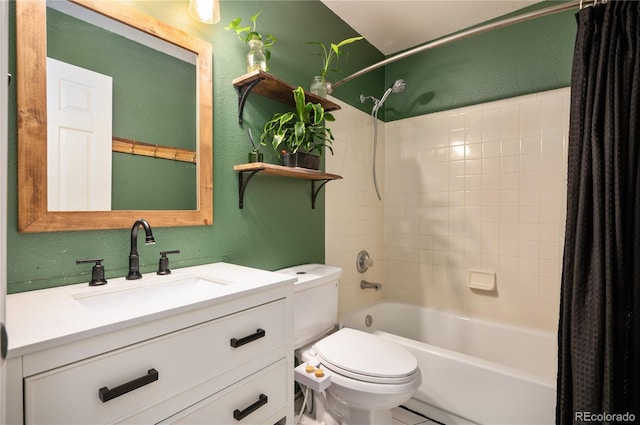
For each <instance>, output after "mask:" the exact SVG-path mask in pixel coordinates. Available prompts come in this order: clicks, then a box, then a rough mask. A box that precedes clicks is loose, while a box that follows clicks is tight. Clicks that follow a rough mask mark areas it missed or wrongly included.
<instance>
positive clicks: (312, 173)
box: [233, 162, 342, 209]
mask: <svg viewBox="0 0 640 425" xmlns="http://www.w3.org/2000/svg"><path fill="white" fill-rule="evenodd" d="M233 170H234V171H236V172H238V186H239V196H240V200H239V205H238V206H239V208H240V209H242V207H243V206H244V191H245V189H246V188H247V185H248V184H249V181H250V180H251V178H252V177H253V176H255V175H256V174H257V173H262V174H264V175H268V176H282V177H291V178H295V179H302V180H310V181H311V208H313V209H315V207H316V198H317V197H318V193H319V192H320V189H322V187H323V186H324V185H325V184H327V183H328V182H330V181H331V180H338V179H341V178H342V176H339V175H337V174H331V173H325V172H323V171H318V170H309V169H307V168H299V167H285V166H282V165H275V164H267V163H265V162H252V163H249V164H239V165H234V167H233ZM245 173H247V178H246V179H245V178H244V174H245ZM316 182H322V183H320V185H319V186H317V187H316Z"/></svg>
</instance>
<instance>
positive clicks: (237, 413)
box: [233, 394, 269, 421]
mask: <svg viewBox="0 0 640 425" xmlns="http://www.w3.org/2000/svg"><path fill="white" fill-rule="evenodd" d="M267 401H269V399H268V398H267V396H266V395H264V394H260V397H258V401H256V402H255V403H253V404H252V405H251V406H249V407H247V408H246V409H244V410H238V409H236V410H234V411H233V419H235V420H236V421H241V420H243V419H244V418H246V417H247V416H249V415H250V414H252V413H253V412H255V411H256V410H258V409H259V408H261V407H262V406H264V405H265V404H267Z"/></svg>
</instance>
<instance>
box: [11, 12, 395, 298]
mask: <svg viewBox="0 0 640 425" xmlns="http://www.w3.org/2000/svg"><path fill="white" fill-rule="evenodd" d="M127 3H130V4H131V5H132V6H133V7H136V8H138V9H140V10H143V11H144V12H146V13H148V14H150V15H153V16H156V17H158V18H160V19H162V20H165V21H167V22H169V23H170V24H172V25H174V26H176V27H178V28H181V29H183V30H186V31H189V32H191V33H193V34H194V35H196V36H198V37H200V38H202V39H204V40H206V41H208V42H210V43H211V44H212V45H213V76H214V78H213V86H214V87H213V90H214V105H213V106H214V108H213V122H214V142H213V145H214V149H213V150H214V160H213V162H214V171H213V181H214V223H213V225H212V226H205V227H180V228H154V235H155V236H156V241H157V243H156V245H153V246H144V245H143V244H142V243H141V242H140V247H139V252H140V256H141V269H142V271H143V272H150V271H154V270H156V268H157V265H158V258H159V254H158V253H159V251H162V250H169V249H180V250H181V253H180V254H177V255H174V256H173V257H172V259H171V264H172V267H174V268H177V267H186V266H191V265H196V264H204V263H210V262H216V261H227V262H231V263H235V264H242V265H248V266H253V267H259V268H263V269H267V270H274V269H277V268H281V267H285V266H289V265H293V264H299V263H304V262H312V261H317V262H321V261H323V260H324V194H322V195H321V196H320V199H319V202H318V204H317V206H316V209H315V210H312V209H311V200H310V183H309V182H307V181H301V180H292V179H286V178H282V177H269V176H260V175H258V176H256V177H254V179H253V180H252V181H251V184H250V186H249V187H248V188H247V191H246V197H245V205H244V209H243V210H240V209H238V181H237V175H236V173H235V172H234V171H233V165H234V164H237V163H243V162H246V157H247V152H248V151H249V142H248V140H247V138H246V136H245V133H244V132H245V131H246V130H243V129H242V128H240V127H239V126H238V122H237V121H238V118H237V106H236V105H237V96H236V92H235V90H234V88H233V86H232V85H231V81H232V80H233V79H234V78H236V77H237V76H239V75H242V74H244V72H245V64H244V57H245V54H246V50H247V49H246V46H245V45H244V44H243V43H242V42H241V41H240V40H238V39H237V38H236V37H235V35H234V34H233V33H231V32H229V31H225V30H224V26H226V24H227V23H228V22H229V21H230V20H231V19H233V18H235V17H242V18H243V21H248V20H249V18H250V17H251V16H252V15H253V14H255V13H256V12H257V11H258V10H260V9H264V12H263V13H262V15H261V16H260V19H259V21H258V24H259V29H260V30H264V31H268V32H272V33H273V34H274V35H276V36H277V37H278V42H277V44H276V46H275V47H274V49H273V56H272V61H271V72H272V73H273V74H274V75H277V76H278V77H280V78H282V79H284V80H286V81H289V82H290V83H292V84H300V85H303V86H305V87H308V85H309V83H310V82H311V80H312V77H313V75H315V74H317V72H318V70H319V69H320V66H321V65H320V62H319V59H318V58H317V57H316V56H312V54H313V53H316V51H315V50H314V46H312V45H307V44H305V43H304V42H305V41H323V42H329V41H339V40H342V39H343V38H347V37H352V36H354V35H356V34H355V32H354V31H353V30H352V29H351V28H349V27H348V26H347V25H346V24H344V23H343V22H342V21H341V20H339V19H338V18H337V17H336V16H335V15H334V14H333V13H332V12H331V11H329V10H328V9H327V8H326V7H325V6H324V5H322V4H321V3H320V2H319V1H286V2H285V1H223V2H222V4H221V12H222V22H221V23H220V24H218V25H214V26H210V25H206V24H200V23H196V22H194V21H192V20H191V19H190V18H189V17H188V16H187V13H186V11H187V2H186V1H139V2H127ZM10 16H11V19H12V30H11V33H12V34H14V30H13V28H14V26H13V23H14V22H15V21H14V17H15V7H14V5H13V3H11V4H10ZM310 17H312V19H310ZM328 35H330V36H328ZM329 37H330V38H329ZM10 44H11V49H13V50H11V52H10V72H11V73H13V74H14V75H16V69H15V50H14V49H15V35H13V36H12V38H11V39H10ZM354 46H355V45H354ZM380 59H382V55H381V54H380V52H379V51H378V50H377V49H374V48H373V47H371V46H370V45H369V44H368V43H365V42H361V43H360V44H359V45H358V47H357V49H355V48H354V49H352V54H351V55H350V57H349V59H348V60H347V61H344V62H341V63H340V66H338V67H339V68H340V69H342V71H343V75H347V74H348V73H351V72H355V71H357V70H358V69H360V68H362V67H364V66H367V65H369V64H371V63H373V62H375V61H377V60H380ZM17 78H20V76H19V75H17ZM334 80H335V78H334ZM383 87H384V81H383V73H382V72H378V73H374V74H371V75H369V76H367V77H366V78H362V79H360V80H359V81H358V82H355V83H354V84H352V85H351V86H350V87H349V88H348V90H347V89H346V88H345V90H343V91H341V92H340V93H337V96H338V97H340V98H341V99H342V100H344V101H346V102H351V103H355V102H356V101H357V97H358V96H359V93H360V92H375V91H380V90H382V89H383ZM15 96H16V93H15V86H12V87H11V92H10V99H9V105H10V106H9V109H10V116H9V126H10V128H9V170H8V172H9V194H8V197H9V198H8V204H9V211H8V240H7V245H8V253H7V256H8V292H10V293H14V292H20V291H27V290H34V289H39V288H44V287H50V286H58V285H63V284H70V283H78V282H83V281H87V280H88V279H89V271H90V267H88V266H87V265H82V266H78V265H76V264H75V260H76V259H78V258H88V257H102V258H104V259H105V262H104V264H105V268H106V271H107V278H113V277H119V276H124V275H125V274H126V271H127V266H128V262H127V261H128V260H127V256H128V253H129V230H128V229H122V230H109V231H85V232H60V233H39V234H21V233H18V232H17V192H16V190H17V189H16V186H17V177H16V173H17V172H16V143H17V140H16V139H17V137H16V114H15V108H16V99H15ZM285 108H287V107H285V106H284V105H282V104H280V103H277V102H275V101H271V100H269V99H265V98H261V97H260V96H255V95H253V96H251V97H250V98H249V101H248V103H247V107H246V109H245V115H244V118H245V129H246V128H251V129H252V131H253V132H254V134H259V132H260V128H261V127H262V124H263V123H264V122H265V121H266V120H267V119H268V118H270V117H271V115H272V114H273V113H275V112H281V111H283V110H284V109H285ZM348 142H349V141H348V140H337V141H336V143H348ZM264 151H265V160H267V161H269V162H275V161H276V157H275V154H274V153H273V151H269V150H267V149H265V150H264ZM158 193H161V190H159V192H158ZM132 224H133V223H132ZM151 225H152V226H153V223H151Z"/></svg>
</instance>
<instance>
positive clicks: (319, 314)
mask: <svg viewBox="0 0 640 425" xmlns="http://www.w3.org/2000/svg"><path fill="white" fill-rule="evenodd" d="M277 273H283V274H288V275H293V276H296V277H297V278H298V281H297V282H296V283H295V284H294V286H293V291H294V295H293V306H294V307H293V309H294V312H293V329H294V347H295V348H296V349H297V348H301V347H303V346H305V345H307V344H310V343H311V342H313V341H315V340H317V339H318V338H320V337H321V336H323V335H324V334H326V333H327V332H329V331H330V330H331V329H332V328H333V327H334V326H335V325H336V323H337V321H338V280H339V279H340V274H341V273H342V269H341V268H339V267H332V266H325V265H324V264H302V265H300V266H295V267H289V268H286V269H282V270H277Z"/></svg>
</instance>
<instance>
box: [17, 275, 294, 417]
mask: <svg viewBox="0 0 640 425" xmlns="http://www.w3.org/2000/svg"><path fill="white" fill-rule="evenodd" d="M234 267H238V266H234ZM262 273H266V274H267V275H270V276H271V278H272V280H274V279H275V282H272V283H271V284H264V285H259V286H257V287H256V288H253V289H247V290H243V291H237V292H234V293H232V294H231V295H230V296H221V297H216V298H215V299H209V300H206V301H204V302H199V303H195V304H194V305H189V306H183V307H181V308H179V309H177V310H173V311H172V312H163V313H160V314H158V315H151V316H152V317H142V318H137V319H136V320H133V321H128V322H124V323H123V322H115V325H112V326H106V327H104V326H103V327H102V328H94V329H93V330H89V332H88V333H89V336H87V337H80V336H77V335H76V337H75V338H68V339H69V341H68V342H64V343H60V344H51V343H49V344H47V343H45V342H43V343H42V344H40V345H44V346H46V345H50V346H49V347H45V348H43V349H37V347H38V345H39V344H33V346H32V348H33V349H28V350H26V351H25V352H24V353H22V354H20V355H11V351H10V356H11V358H10V361H9V364H8V367H9V369H10V371H9V377H8V385H7V387H8V388H7V391H8V394H7V395H8V403H7V404H8V406H9V412H8V413H9V415H8V423H10V424H14V423H15V424H20V423H23V424H107V423H130V424H152V423H163V424H180V423H182V424H224V425H230V424H236V423H237V424H275V423H292V421H293V348H292V328H291V323H292V306H291V303H292V295H293V287H292V282H290V281H286V278H285V277H281V278H276V277H277V276H279V275H276V274H274V273H268V272H262ZM274 276H276V277H274ZM278 279H280V281H279V282H278ZM56 289H57V288H56ZM49 291H52V290H49ZM53 291H55V290H53ZM36 292H38V291H36ZM9 304H10V303H9ZM155 316H157V317H155ZM10 317H11V316H10ZM9 324H11V322H9ZM48 325H49V324H47V326H48ZM50 325H51V326H54V325H55V323H50ZM10 338H11V336H10ZM10 348H11V339H10ZM15 351H17V352H19V351H20V350H18V349H17V348H16V350H15ZM280 421H282V422H280Z"/></svg>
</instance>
